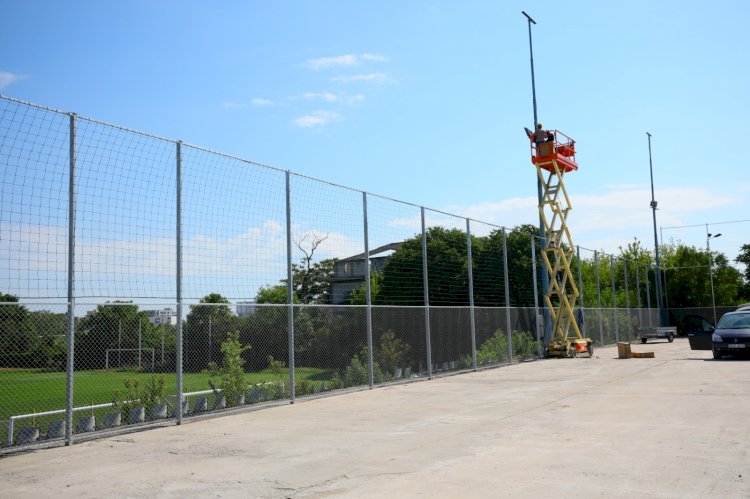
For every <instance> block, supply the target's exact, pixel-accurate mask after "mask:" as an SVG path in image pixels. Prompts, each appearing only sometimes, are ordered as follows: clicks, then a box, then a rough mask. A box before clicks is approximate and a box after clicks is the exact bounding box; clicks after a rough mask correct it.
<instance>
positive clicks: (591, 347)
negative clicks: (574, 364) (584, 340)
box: [586, 343, 594, 357]
mask: <svg viewBox="0 0 750 499" xmlns="http://www.w3.org/2000/svg"><path fill="white" fill-rule="evenodd" d="M586 350H588V351H589V357H593V356H594V344H593V343H589V344H588V345H586Z"/></svg>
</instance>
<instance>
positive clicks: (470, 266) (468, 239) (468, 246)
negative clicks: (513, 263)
mask: <svg viewBox="0 0 750 499" xmlns="http://www.w3.org/2000/svg"><path fill="white" fill-rule="evenodd" d="M466 255H467V264H468V273H469V313H470V314H471V317H470V324H471V359H472V365H473V366H474V370H475V371H476V369H477V330H476V322H475V318H474V264H473V262H472V259H471V223H470V221H469V219H468V218H467V219H466Z"/></svg>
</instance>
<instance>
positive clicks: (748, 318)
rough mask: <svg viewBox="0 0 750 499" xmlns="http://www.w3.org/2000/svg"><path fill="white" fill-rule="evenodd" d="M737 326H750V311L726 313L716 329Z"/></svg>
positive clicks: (735, 327) (734, 327)
mask: <svg viewBox="0 0 750 499" xmlns="http://www.w3.org/2000/svg"><path fill="white" fill-rule="evenodd" d="M737 328H750V312H747V313H739V314H737V313H735V314H726V315H725V316H724V317H722V318H721V319H719V324H718V326H716V329H737Z"/></svg>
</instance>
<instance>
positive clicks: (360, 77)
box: [331, 73, 388, 83]
mask: <svg viewBox="0 0 750 499" xmlns="http://www.w3.org/2000/svg"><path fill="white" fill-rule="evenodd" d="M387 80H388V76H387V75H386V74H385V73H362V74H357V75H351V76H334V77H333V78H331V81H333V82H336V83H353V82H357V81H368V82H373V83H383V82H385V81H387Z"/></svg>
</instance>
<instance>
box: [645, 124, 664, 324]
mask: <svg viewBox="0 0 750 499" xmlns="http://www.w3.org/2000/svg"><path fill="white" fill-rule="evenodd" d="M646 135H648V167H649V171H650V172H651V211H652V212H653V217H654V256H655V257H656V272H655V275H654V280H655V281H656V309H657V310H658V312H659V325H660V326H664V325H666V324H664V323H665V322H666V321H665V320H664V312H663V310H662V305H661V304H662V300H661V271H660V270H659V268H660V266H659V236H658V234H657V232H656V205H657V202H656V200H655V199H654V164H653V161H652V160H651V134H650V133H648V132H646Z"/></svg>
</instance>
